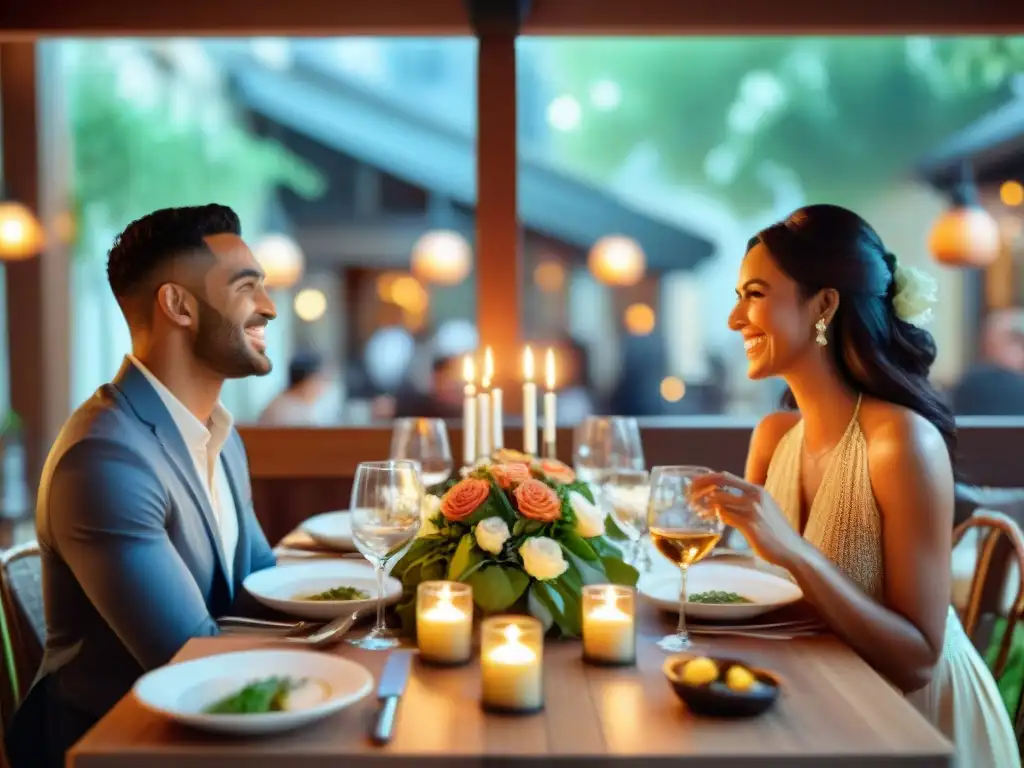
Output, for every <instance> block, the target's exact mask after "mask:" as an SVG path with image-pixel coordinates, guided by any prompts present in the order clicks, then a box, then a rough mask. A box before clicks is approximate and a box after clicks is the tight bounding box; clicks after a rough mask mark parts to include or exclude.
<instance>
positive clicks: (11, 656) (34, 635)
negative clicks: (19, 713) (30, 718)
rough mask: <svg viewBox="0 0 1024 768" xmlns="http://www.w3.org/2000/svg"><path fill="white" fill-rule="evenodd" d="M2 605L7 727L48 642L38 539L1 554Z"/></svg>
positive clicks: (0, 620)
mask: <svg viewBox="0 0 1024 768" xmlns="http://www.w3.org/2000/svg"><path fill="white" fill-rule="evenodd" d="M0 608H2V610H0V630H2V632H3V643H4V662H5V664H4V668H5V670H6V677H7V685H6V686H5V690H4V691H3V698H2V704H0V711H2V714H3V718H4V725H5V726H6V725H7V722H8V721H9V719H10V717H11V716H12V715H13V713H14V710H15V709H16V708H17V706H18V704H19V703H20V702H21V700H22V698H23V697H24V696H25V694H26V693H28V689H29V687H30V686H31V685H32V681H33V679H34V678H35V675H36V671H37V670H38V668H39V662H40V661H41V660H42V657H43V645H44V643H45V642H46V616H45V613H44V611H43V587H42V562H41V560H40V556H39V546H38V544H36V542H34V541H33V542H29V543H27V544H21V545H19V546H16V547H11V548H10V549H8V550H6V551H4V552H3V553H0Z"/></svg>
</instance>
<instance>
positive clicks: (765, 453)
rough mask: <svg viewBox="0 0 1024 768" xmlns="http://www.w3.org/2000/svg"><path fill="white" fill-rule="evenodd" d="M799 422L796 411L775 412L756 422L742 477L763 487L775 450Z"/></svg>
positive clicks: (798, 415)
mask: <svg viewBox="0 0 1024 768" xmlns="http://www.w3.org/2000/svg"><path fill="white" fill-rule="evenodd" d="M799 421H800V414H799V413H798V412H797V411H776V412H775V413H769V414H768V415H767V416H765V417H764V418H763V419H761V421H760V422H758V424H757V426H756V427H754V431H753V433H752V434H751V436H750V448H749V449H748V450H747V467H746V471H745V472H744V475H745V476H746V479H747V481H748V482H751V483H756V484H758V485H764V481H765V479H766V478H767V476H768V466H769V464H771V461H772V456H774V455H775V449H776V448H778V447H779V443H780V442H781V441H782V438H783V437H785V436H786V433H788V432H789V431H790V430H791V429H792V428H793V427H795V426H796V424H797V422H799Z"/></svg>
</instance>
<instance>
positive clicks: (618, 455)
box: [573, 416, 645, 484]
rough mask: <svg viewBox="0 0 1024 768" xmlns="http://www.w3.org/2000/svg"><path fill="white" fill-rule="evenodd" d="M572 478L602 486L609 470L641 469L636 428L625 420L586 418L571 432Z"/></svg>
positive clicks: (640, 452)
mask: <svg viewBox="0 0 1024 768" xmlns="http://www.w3.org/2000/svg"><path fill="white" fill-rule="evenodd" d="M573 464H574V466H575V469H576V476H577V477H578V478H579V479H580V480H582V481H584V482H587V483H598V484H600V483H601V482H602V478H603V476H604V473H605V472H607V471H609V470H613V469H643V468H644V466H645V465H644V449H643V444H642V443H641V442H640V427H639V425H638V424H637V421H636V419H634V418H630V417H628V416H588V417H587V418H585V419H584V420H583V421H582V422H580V423H579V424H578V425H577V426H576V429H575V430H574V431H573Z"/></svg>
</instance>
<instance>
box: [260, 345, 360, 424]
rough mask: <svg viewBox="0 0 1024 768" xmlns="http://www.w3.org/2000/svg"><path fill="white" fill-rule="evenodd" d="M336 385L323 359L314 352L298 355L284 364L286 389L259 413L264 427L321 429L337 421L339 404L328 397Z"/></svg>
mask: <svg viewBox="0 0 1024 768" xmlns="http://www.w3.org/2000/svg"><path fill="white" fill-rule="evenodd" d="M334 386H336V385H335V382H333V381H332V380H331V377H330V376H329V375H328V373H327V371H326V369H325V367H324V362H323V358H322V357H321V356H320V355H319V354H317V353H316V352H301V353H299V354H297V355H295V357H293V358H292V360H291V362H290V363H289V364H288V388H287V389H285V390H284V392H282V393H281V394H279V395H278V396H277V397H275V398H274V399H273V400H271V401H270V404H269V405H268V406H267V407H266V408H264V409H263V413H261V414H260V417H259V423H260V424H261V425H264V426H322V425H324V424H332V423H335V422H336V421H337V420H338V416H339V412H338V411H339V410H340V408H339V406H340V404H339V403H333V402H331V398H330V397H329V395H330V394H331V391H332V388H333V387H334Z"/></svg>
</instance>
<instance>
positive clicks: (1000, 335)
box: [952, 308, 1024, 416]
mask: <svg viewBox="0 0 1024 768" xmlns="http://www.w3.org/2000/svg"><path fill="white" fill-rule="evenodd" d="M982 355H983V359H982V361H981V362H979V363H976V364H975V365H973V366H972V367H971V368H970V369H969V370H968V371H967V373H966V374H964V377H963V378H962V379H960V383H958V384H957V385H956V386H955V387H954V388H953V391H952V405H953V411H954V412H955V413H956V414H957V415H960V416H1022V415H1024V309H1020V308H1013V309H999V310H996V311H995V312H993V313H991V314H990V315H989V316H988V317H987V318H986V319H985V327H984V330H983V332H982Z"/></svg>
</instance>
